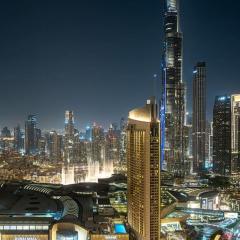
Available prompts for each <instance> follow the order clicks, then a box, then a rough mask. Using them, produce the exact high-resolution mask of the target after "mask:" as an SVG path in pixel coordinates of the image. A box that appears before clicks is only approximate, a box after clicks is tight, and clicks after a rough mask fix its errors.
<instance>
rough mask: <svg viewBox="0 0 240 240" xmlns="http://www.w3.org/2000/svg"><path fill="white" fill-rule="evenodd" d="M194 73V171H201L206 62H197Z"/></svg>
mask: <svg viewBox="0 0 240 240" xmlns="http://www.w3.org/2000/svg"><path fill="white" fill-rule="evenodd" d="M193 74H194V75H193V100H192V103H193V132H192V135H193V172H195V173H201V172H203V171H204V169H205V160H206V154H205V153H206V146H205V141H206V63H205V62H199V63H197V65H196V66H195V67H194V71H193Z"/></svg>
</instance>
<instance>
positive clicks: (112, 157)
mask: <svg viewBox="0 0 240 240" xmlns="http://www.w3.org/2000/svg"><path fill="white" fill-rule="evenodd" d="M119 148H120V131H119V130H118V129H117V127H114V125H113V124H111V125H110V127H109V129H108V132H107V134H106V138H105V158H106V159H105V162H106V163H107V164H113V167H114V169H115V171H118V168H119V167H120V166H119Z"/></svg>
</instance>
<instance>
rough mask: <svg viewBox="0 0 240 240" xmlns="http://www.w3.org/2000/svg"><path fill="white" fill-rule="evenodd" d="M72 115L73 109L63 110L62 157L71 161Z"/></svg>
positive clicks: (72, 141) (72, 145)
mask: <svg viewBox="0 0 240 240" xmlns="http://www.w3.org/2000/svg"><path fill="white" fill-rule="evenodd" d="M74 132H75V129H74V115H73V111H66V112H65V137H64V159H65V161H66V162H68V163H70V162H73V157H74V153H73V152H74V149H73V148H74Z"/></svg>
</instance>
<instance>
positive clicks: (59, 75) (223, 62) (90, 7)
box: [0, 0, 240, 129]
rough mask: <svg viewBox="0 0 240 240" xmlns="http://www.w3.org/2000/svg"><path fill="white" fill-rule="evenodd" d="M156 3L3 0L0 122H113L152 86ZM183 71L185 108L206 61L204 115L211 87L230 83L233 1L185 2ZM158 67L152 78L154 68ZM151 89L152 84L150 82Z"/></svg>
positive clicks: (214, 91)
mask: <svg viewBox="0 0 240 240" xmlns="http://www.w3.org/2000/svg"><path fill="white" fill-rule="evenodd" d="M161 4H162V3H161V1H159V0H152V1H146V0H145V1H142V0H141V1H139V0H131V1H129V0H125V1H118V2H116V1H110V0H104V1H98V0H94V1H91V2H89V1H71V3H70V4H68V3H67V2H66V1H61V0H60V1H55V0H53V1H45V0H44V1H17V0H12V1H4V2H2V3H1V9H0V16H1V22H0V29H1V38H0V51H1V55H0V63H1V71H0V79H1V82H2V85H1V86H2V91H1V96H0V109H1V110H0V111H1V112H0V126H1V127H4V126H9V127H14V126H15V125H16V124H17V123H20V124H21V125H23V123H24V121H25V119H26V117H27V115H28V114H30V113H33V114H37V118H38V122H39V126H41V127H42V128H47V129H53V128H54V129H59V128H61V129H63V127H64V111H65V110H66V109H73V110H74V111H75V118H76V124H77V126H78V127H80V128H84V127H85V126H86V125H87V124H88V123H91V122H93V121H96V122H99V123H100V124H102V125H103V126H104V127H107V126H108V125H109V124H110V122H119V119H120V118H121V117H122V116H127V113H128V111H129V110H130V109H131V108H132V107H134V106H139V105H140V104H141V102H142V99H146V98H147V97H148V96H150V95H153V94H156V95H157V96H158V97H159V96H160V91H161V84H160V82H161V80H160V79H159V78H160V76H161V68H160V65H161V56H162V50H163V44H162V39H163V23H162V15H163V10H162V9H163V8H162V5H161ZM180 9H181V13H180V20H181V23H184V24H181V30H182V31H183V33H184V41H183V46H184V60H183V66H184V75H183V79H184V81H185V82H186V83H187V96H188V97H187V100H188V110H189V111H190V112H191V102H192V100H191V97H192V94H191V90H192V85H191V82H192V78H193V75H192V71H193V66H194V65H195V63H196V62H197V61H199V60H200V61H206V62H207V80H208V81H207V93H208V95H207V97H208V98H207V100H208V101H207V116H208V118H211V117H212V107H213V102H214V96H215V95H219V94H220V95H221V94H225V93H232V92H235V91H237V90H239V79H238V65H239V63H240V60H239V57H238V54H236V52H239V50H240V46H239V44H238V39H239V34H240V33H239V31H236V29H238V22H239V21H238V13H239V11H240V3H239V2H238V1H233V0H232V1H227V0H221V1H218V3H217V4H216V3H215V2H214V1H209V0H202V1H191V0H185V1H181V3H180ZM154 74H158V76H159V78H158V82H157V84H156V83H154V80H153V75H154ZM153 89H154V90H153Z"/></svg>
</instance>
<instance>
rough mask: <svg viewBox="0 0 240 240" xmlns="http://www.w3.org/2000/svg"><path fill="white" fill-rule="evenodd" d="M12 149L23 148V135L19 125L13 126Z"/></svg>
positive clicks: (19, 149)
mask: <svg viewBox="0 0 240 240" xmlns="http://www.w3.org/2000/svg"><path fill="white" fill-rule="evenodd" d="M14 149H15V150H16V151H17V152H21V151H22V150H23V149H24V137H23V133H22V131H21V128H20V125H17V126H16V127H15V128H14Z"/></svg>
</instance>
